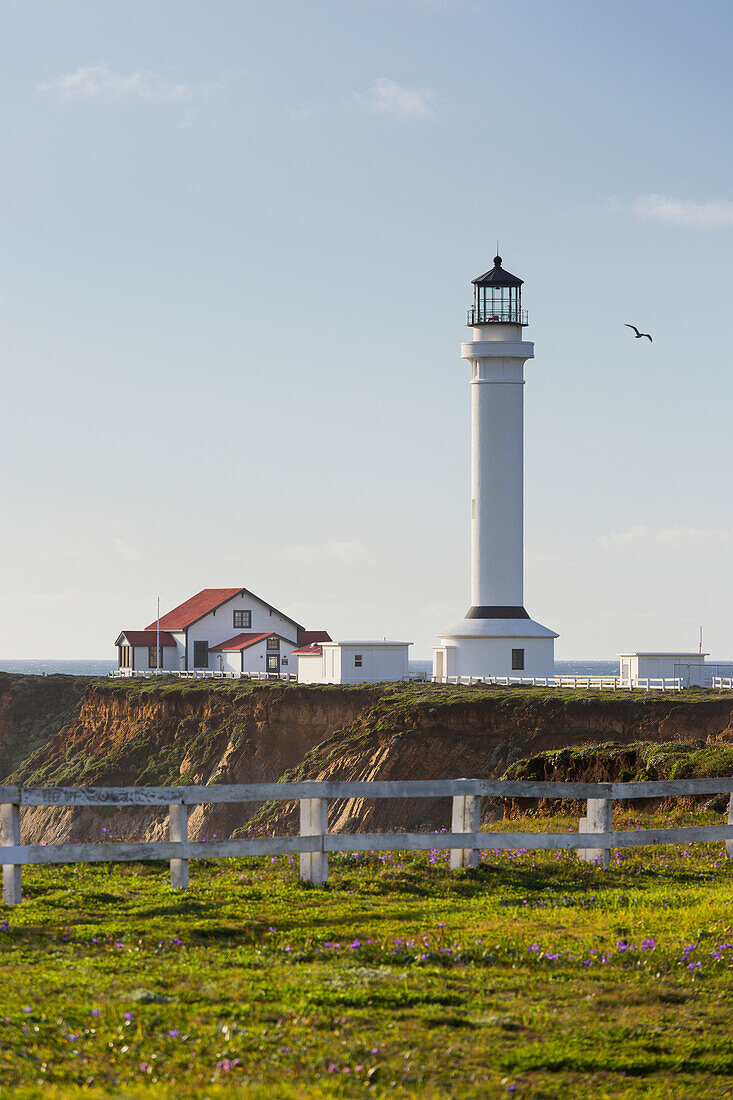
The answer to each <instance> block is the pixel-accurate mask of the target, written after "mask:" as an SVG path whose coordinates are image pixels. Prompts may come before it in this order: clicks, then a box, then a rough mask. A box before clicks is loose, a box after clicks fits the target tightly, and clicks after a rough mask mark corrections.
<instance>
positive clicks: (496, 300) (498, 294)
mask: <svg viewBox="0 0 733 1100" xmlns="http://www.w3.org/2000/svg"><path fill="white" fill-rule="evenodd" d="M522 283H523V280H522V279H518V278H517V276H516V275H512V274H511V272H509V271H505V270H504V268H503V267H502V266H501V256H494V266H493V267H492V268H491V270H490V271H487V272H486V274H485V275H481V276H479V278H478V279H474V280H473V307H472V308H471V309H469V311H468V321H467V323H468V324H469V325H526V324H527V312H526V310H523V309H522Z"/></svg>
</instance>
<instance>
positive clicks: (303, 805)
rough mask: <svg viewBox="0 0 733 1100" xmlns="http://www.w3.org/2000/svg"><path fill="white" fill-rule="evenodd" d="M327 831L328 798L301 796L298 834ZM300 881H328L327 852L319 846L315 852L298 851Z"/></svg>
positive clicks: (319, 883) (319, 834)
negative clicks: (319, 848) (318, 849)
mask: <svg viewBox="0 0 733 1100" xmlns="http://www.w3.org/2000/svg"><path fill="white" fill-rule="evenodd" d="M327 832H328V799H326V798H301V800H300V835H301V836H320V837H321V840H322V839H323V837H324V835H325V834H326V833H327ZM300 879H301V882H312V883H313V884H314V885H315V886H324V885H325V884H326V883H327V882H328V853H327V852H324V851H323V849H322V848H321V850H320V851H317V852H301V853H300Z"/></svg>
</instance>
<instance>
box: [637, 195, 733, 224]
mask: <svg viewBox="0 0 733 1100" xmlns="http://www.w3.org/2000/svg"><path fill="white" fill-rule="evenodd" d="M632 210H633V212H634V214H635V215H636V217H637V218H638V219H639V221H643V222H650V221H657V222H665V223H666V224H668V225H681V226H686V227H688V228H691V229H721V228H725V227H728V226H733V202H724V201H718V202H695V201H694V200H693V199H674V198H670V197H669V196H668V195H639V196H638V197H637V198H636V199H634V201H633V203H632Z"/></svg>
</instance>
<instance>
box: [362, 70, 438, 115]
mask: <svg viewBox="0 0 733 1100" xmlns="http://www.w3.org/2000/svg"><path fill="white" fill-rule="evenodd" d="M355 98H356V101H357V103H359V104H361V106H362V107H364V108H365V109H366V110H368V111H371V112H372V113H373V114H378V115H391V116H392V117H393V118H403V119H418V118H429V117H430V116H431V115H432V113H433V108H432V103H433V99H434V95H433V93H432V92H430V91H428V90H427V88H407V87H405V86H404V85H402V84H396V83H395V82H394V80H388V79H387V77H384V76H382V77H379V78H378V79H377V80H374V81H373V82H372V84H371V87H370V88H369V90H368V91H366V92H363V93H358V94H357V95H356V97H355Z"/></svg>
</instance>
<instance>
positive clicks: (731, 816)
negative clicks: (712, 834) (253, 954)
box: [725, 794, 733, 859]
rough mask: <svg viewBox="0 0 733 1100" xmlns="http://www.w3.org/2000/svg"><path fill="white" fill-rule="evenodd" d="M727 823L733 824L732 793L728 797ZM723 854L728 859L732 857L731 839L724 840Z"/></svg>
mask: <svg viewBox="0 0 733 1100" xmlns="http://www.w3.org/2000/svg"><path fill="white" fill-rule="evenodd" d="M728 824H729V825H733V794H731V796H730V798H729V799H728ZM725 854H726V855H727V856H728V859H733V840H726V842H725Z"/></svg>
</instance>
